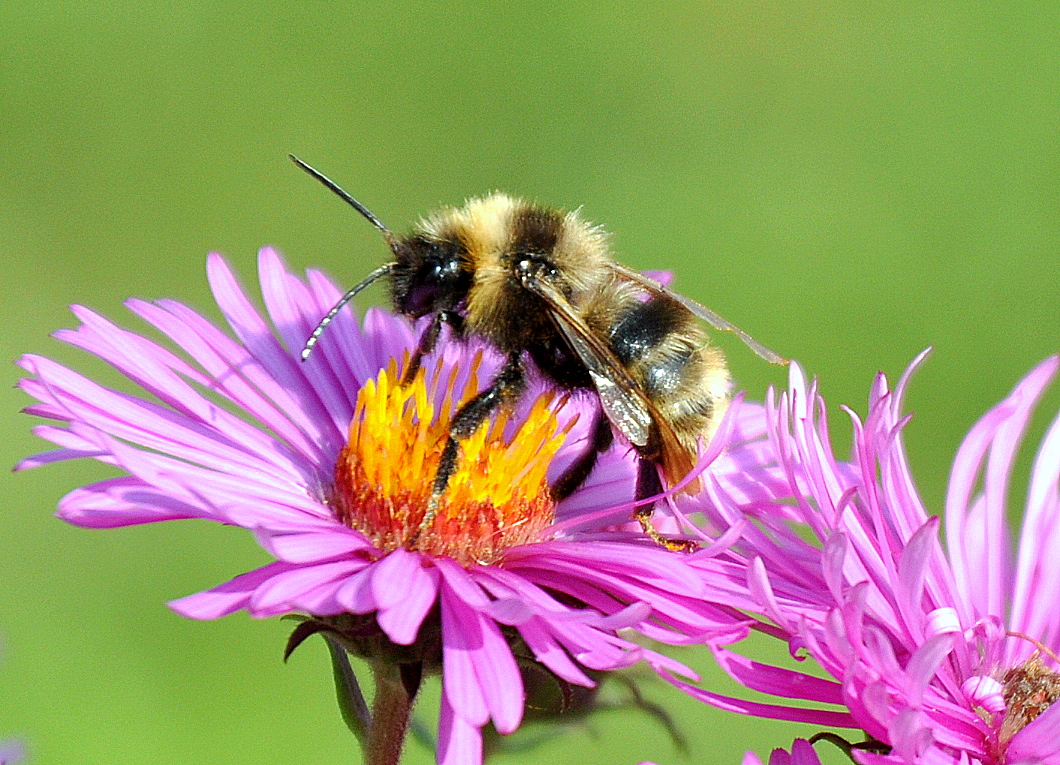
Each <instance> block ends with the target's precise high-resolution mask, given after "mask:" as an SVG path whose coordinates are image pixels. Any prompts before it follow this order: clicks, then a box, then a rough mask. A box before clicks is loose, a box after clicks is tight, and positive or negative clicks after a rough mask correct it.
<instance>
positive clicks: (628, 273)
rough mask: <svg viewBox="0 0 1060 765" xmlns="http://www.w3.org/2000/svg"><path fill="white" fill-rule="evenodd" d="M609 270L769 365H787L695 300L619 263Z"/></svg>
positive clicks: (786, 361)
mask: <svg viewBox="0 0 1060 765" xmlns="http://www.w3.org/2000/svg"><path fill="white" fill-rule="evenodd" d="M611 268H612V269H613V270H614V271H615V273H617V274H618V275H619V276H621V277H622V278H624V279H628V280H629V281H631V282H634V283H636V284H639V285H640V286H641V287H644V289H646V290H649V291H650V292H656V293H660V294H663V295H666V296H668V297H671V298H673V299H674V300H676V301H677V302H678V303H680V304H681V305H683V306H684V307H685V308H687V309H688V310H689V311H691V312H692V313H693V314H695V315H696V316H698V317H699V318H701V319H703V321H705V322H707V323H708V324H710V326H712V327H714V328H715V329H720V330H722V331H724V332H732V333H733V334H734V335H736V336H737V337H738V338H740V339H741V340H743V342H744V344H745V345H747V347H748V348H750V349H751V350H752V351H754V352H755V353H757V354H758V355H759V356H761V357H762V358H763V359H765V360H766V361H768V362H769V363H770V364H782V365H783V364H787V363H788V360H787V359H786V358H784V357H783V356H781V355H780V354H778V353H775V352H773V351H771V350H769V349H768V348H766V347H765V346H764V345H762V344H761V343H760V342H758V341H757V340H755V339H754V338H753V337H751V336H750V335H749V334H747V333H746V332H744V331H743V330H742V329H740V328H739V327H737V326H736V325H735V324H731V323H730V322H727V321H726V320H725V319H723V318H721V317H720V316H718V314H716V313H714V312H713V311H712V310H710V309H709V308H707V307H706V306H705V305H700V304H699V303H697V302H696V301H695V300H691V299H689V298H686V297H685V296H684V295H680V294H678V293H676V292H671V291H670V290H668V289H667V288H666V287H664V286H663V285H661V284H659V282H657V281H655V280H654V279H652V278H651V277H650V276H645V275H644V274H642V273H640V272H639V271H634V270H633V269H632V268H628V267H626V266H623V265H622V264H621V263H611Z"/></svg>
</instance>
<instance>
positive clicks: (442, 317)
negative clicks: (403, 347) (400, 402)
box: [401, 311, 464, 385]
mask: <svg viewBox="0 0 1060 765" xmlns="http://www.w3.org/2000/svg"><path fill="white" fill-rule="evenodd" d="M442 324H448V325H449V326H450V327H452V328H453V333H454V334H455V335H456V336H457V337H462V336H463V334H464V317H463V316H461V315H460V314H458V313H456V312H455V311H439V312H438V313H436V314H433V315H432V316H431V323H430V324H428V325H427V328H426V329H425V330H423V334H422V335H420V340H419V342H418V343H417V344H416V350H415V351H413V352H412V358H411V359H409V365H408V368H407V369H406V370H405V373H404V374H402V375H401V384H402V385H408V384H409V383H411V382H412V381H413V379H415V377H416V373H417V372H419V371H420V365H421V364H422V363H423V357H424V356H426V355H427V354H428V353H430V352H431V351H433V350H434V346H435V345H437V344H438V336H439V335H440V334H441V332H442Z"/></svg>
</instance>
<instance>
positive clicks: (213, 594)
mask: <svg viewBox="0 0 1060 765" xmlns="http://www.w3.org/2000/svg"><path fill="white" fill-rule="evenodd" d="M292 568H293V567H292V566H291V565H290V564H288V563H270V564H268V565H267V566H262V567H261V568H258V569H255V570H253V571H248V572H247V573H245V574H240V575H239V576H237V577H236V578H235V579H231V580H229V581H228V582H225V583H224V584H222V585H218V586H217V587H213V588H211V589H209V590H205V591H204V592H198V593H195V594H194V595H188V596H186V597H183V598H180V599H178V600H173V601H170V603H169V607H170V608H171V609H173V610H174V611H176V612H177V613H178V614H180V615H181V616H185V617H187V618H189V619H218V618H220V617H222V616H227V615H228V614H231V613H234V612H236V611H239V610H240V609H242V608H245V607H246V605H247V603H248V602H249V601H250V596H251V595H252V594H253V593H254V591H255V590H256V589H257V588H258V587H259V586H260V585H261V584H262V583H264V582H267V581H268V580H269V579H271V578H272V577H274V576H277V575H279V574H282V573H284V572H286V571H290V570H291V569H292Z"/></svg>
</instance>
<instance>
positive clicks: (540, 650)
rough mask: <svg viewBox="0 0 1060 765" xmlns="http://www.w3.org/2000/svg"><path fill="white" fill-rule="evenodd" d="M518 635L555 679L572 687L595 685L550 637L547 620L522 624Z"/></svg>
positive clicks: (590, 686)
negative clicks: (572, 685) (560, 679)
mask: <svg viewBox="0 0 1060 765" xmlns="http://www.w3.org/2000/svg"><path fill="white" fill-rule="evenodd" d="M518 630H519V634H520V635H521V636H522V638H523V640H525V641H526V645H527V647H528V648H529V649H530V650H531V652H533V654H534V658H535V659H536V660H537V661H539V662H541V663H542V664H544V665H545V666H546V667H548V668H549V669H550V670H551V671H552V672H553V673H555V674H556V676H557V677H560V678H562V679H563V680H566V681H567V682H568V683H573V684H574V685H582V686H585V687H586V688H592V687H593V686H595V685H596V683H594V682H593V681H592V680H591V679H590V678H589V676H588V675H586V674H585V673H584V672H583V671H582V670H581V668H580V667H579V666H578V665H577V664H576V663H575V662H573V661H571V658H570V655H569V654H568V653H567V652H566V651H565V650H563V648H562V647H561V646H560V644H559V643H558V642H557V641H556V640H555V639H554V638H553V637H552V635H551V634H550V630H549V625H548V622H547V620H545V619H541V618H534V619H531V620H529V621H526V622H523V623H521V624H520V625H519V627H518Z"/></svg>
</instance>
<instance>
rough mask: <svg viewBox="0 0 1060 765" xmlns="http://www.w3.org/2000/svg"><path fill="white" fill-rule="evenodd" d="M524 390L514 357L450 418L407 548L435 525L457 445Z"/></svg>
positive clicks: (456, 458) (518, 362) (457, 455)
mask: <svg viewBox="0 0 1060 765" xmlns="http://www.w3.org/2000/svg"><path fill="white" fill-rule="evenodd" d="M525 388H526V373H525V371H524V370H523V364H522V361H521V360H520V358H519V354H518V353H513V354H511V355H509V356H508V360H507V361H506V362H505V364H504V366H503V367H501V371H500V372H498V373H497V376H496V377H495V378H493V382H492V383H490V385H489V387H488V388H486V389H485V390H483V391H482V392H481V393H479V394H478V395H477V396H475V397H474V398H473V399H471V400H470V401H468V402H467V403H466V404H464V405H463V406H462V407H460V409H459V410H458V411H457V413H456V414H455V415H454V416H453V421H452V423H450V425H449V438H448V439H447V440H446V443H445V448H444V449H443V450H442V458H441V460H440V461H439V462H438V472H437V473H436V474H435V476H434V485H433V486H432V487H431V497H430V499H429V500H428V502H427V511H426V512H425V513H424V515H423V520H422V521H421V522H420V525H419V528H417V529H416V531H415V533H413V535H412V536H411V537H410V538H409V540H408V543H407V545H406V546H407V547H412V546H414V545H415V544H416V542H417V541H418V540H419V538H420V536H422V535H423V533H424V531H426V530H427V529H428V528H430V526H431V524H432V523H434V518H435V516H437V515H438V504H439V502H441V499H442V496H443V495H444V494H445V490H446V487H448V486H449V479H450V478H452V477H453V473H455V472H456V468H457V463H458V461H459V458H460V442H461V441H463V440H464V439H466V438H470V437H471V435H472V434H473V433H474V432H475V431H476V430H478V429H479V426H481V425H482V424H483V423H484V422H485V421H486V420H487V419H489V417H490V415H492V414H493V413H494V412H496V411H497V409H498V408H499V407H501V406H502V405H503V404H508V403H511V402H512V401H515V400H516V399H518V398H519V396H520V395H522V392H523V390H525Z"/></svg>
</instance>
